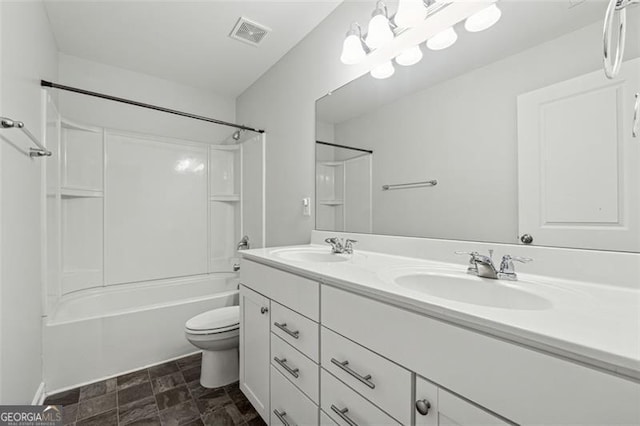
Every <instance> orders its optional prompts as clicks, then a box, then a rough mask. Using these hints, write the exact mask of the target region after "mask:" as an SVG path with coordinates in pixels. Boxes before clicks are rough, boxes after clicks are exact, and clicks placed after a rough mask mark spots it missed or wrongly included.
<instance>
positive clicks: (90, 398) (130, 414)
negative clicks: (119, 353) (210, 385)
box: [44, 354, 265, 426]
mask: <svg viewBox="0 0 640 426" xmlns="http://www.w3.org/2000/svg"><path fill="white" fill-rule="evenodd" d="M200 361H201V356H200V354H197V355H192V356H188V357H185V358H181V359H178V360H176V361H171V362H167V363H165V364H161V365H157V366H154V367H150V368H147V369H144V370H140V371H135V372H133V373H129V374H125V375H122V376H119V377H116V378H113V379H108V380H104V381H102V382H97V383H92V384H90V385H86V386H82V387H80V388H76V389H71V390H68V391H65V392H61V393H58V394H54V395H50V396H48V397H47V399H46V400H45V402H44V403H45V404H51V405H63V406H64V424H65V425H76V426H111V425H114V426H115V425H145V426H146V425H161V426H168V425H171V426H178V425H180V426H182V425H184V426H195V425H221V426H226V425H230V426H235V425H247V426H254V425H256V426H257V425H264V424H265V423H264V422H263V421H262V419H261V418H260V416H259V415H258V413H257V412H256V411H255V410H254V408H253V406H252V405H251V404H250V403H249V401H248V400H247V398H245V396H244V394H243V393H242V392H241V391H240V388H239V387H238V383H237V382H236V383H233V384H231V385H228V386H224V387H221V388H217V389H207V388H203V387H202V386H200Z"/></svg>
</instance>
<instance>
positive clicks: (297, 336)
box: [273, 322, 300, 339]
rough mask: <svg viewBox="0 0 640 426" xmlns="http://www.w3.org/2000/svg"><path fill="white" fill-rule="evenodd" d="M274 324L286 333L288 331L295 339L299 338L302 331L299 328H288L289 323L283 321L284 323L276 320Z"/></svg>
mask: <svg viewBox="0 0 640 426" xmlns="http://www.w3.org/2000/svg"><path fill="white" fill-rule="evenodd" d="M273 325H275V326H276V327H278V328H279V329H280V330H282V331H284V332H285V333H287V334H288V335H289V336H291V337H293V338H294V339H297V338H299V337H300V332H299V331H298V330H296V331H292V330H289V329H288V328H287V323H286V322H283V323H282V324H280V323H279V322H274V323H273Z"/></svg>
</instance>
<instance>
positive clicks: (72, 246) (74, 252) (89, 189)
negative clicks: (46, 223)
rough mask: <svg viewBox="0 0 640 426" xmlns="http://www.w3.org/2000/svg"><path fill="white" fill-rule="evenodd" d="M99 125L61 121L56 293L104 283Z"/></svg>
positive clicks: (100, 139)
mask: <svg viewBox="0 0 640 426" xmlns="http://www.w3.org/2000/svg"><path fill="white" fill-rule="evenodd" d="M104 139H105V131H104V129H100V128H96V127H90V126H83V125H79V124H77V123H73V122H72V121H69V120H66V119H61V120H60V138H59V140H60V151H59V152H60V155H59V157H58V160H59V161H60V171H61V179H60V183H61V185H60V200H61V202H60V218H61V238H62V241H61V242H62V256H61V258H62V277H61V278H62V280H61V293H63V294H64V293H70V292H73V291H76V290H81V289H84V288H89V287H96V286H100V285H102V284H103V282H104V280H103V270H104V267H103V243H104V234H103V220H104V146H105V144H104Z"/></svg>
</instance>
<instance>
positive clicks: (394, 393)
mask: <svg viewBox="0 0 640 426" xmlns="http://www.w3.org/2000/svg"><path fill="white" fill-rule="evenodd" d="M321 339H322V344H321V348H322V357H321V359H322V367H323V368H324V369H326V370H327V371H329V372H331V373H332V374H333V375H334V376H336V377H337V378H339V379H340V380H342V381H343V382H344V383H346V384H347V385H349V386H350V387H351V388H353V389H354V390H356V391H357V392H358V393H360V394H361V395H362V396H364V397H365V398H367V399H368V400H369V401H371V402H373V403H374V404H375V405H377V406H378V407H380V408H381V409H383V410H384V411H386V412H387V413H389V414H390V415H391V416H393V417H394V418H396V419H398V420H399V421H400V422H401V423H403V424H410V423H411V410H412V408H411V388H412V386H411V380H412V375H411V372H409V371H408V370H405V369H404V368H402V367H400V366H399V365H397V364H394V363H393V362H391V361H389V360H387V359H385V358H383V357H381V356H380V355H378V354H376V353H374V352H371V351H370V350H368V349H366V348H364V347H362V346H360V345H358V344H356V343H354V342H352V341H351V340H348V339H345V338H344V337H342V336H340V335H339V334H337V333H334V332H333V331H331V330H329V329H327V328H324V327H322V331H321Z"/></svg>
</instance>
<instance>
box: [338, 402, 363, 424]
mask: <svg viewBox="0 0 640 426" xmlns="http://www.w3.org/2000/svg"><path fill="white" fill-rule="evenodd" d="M331 410H332V411H333V412H334V413H336V414H337V415H338V416H340V418H341V419H342V420H344V421H345V422H346V423H347V424H348V425H349V426H358V423H356V422H354V421H353V420H351V419H350V418H349V416H347V413H348V412H349V409H348V408H346V407H345V408H343V409H342V410H341V409H339V408H338V407H336V406H335V405H333V404H331Z"/></svg>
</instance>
